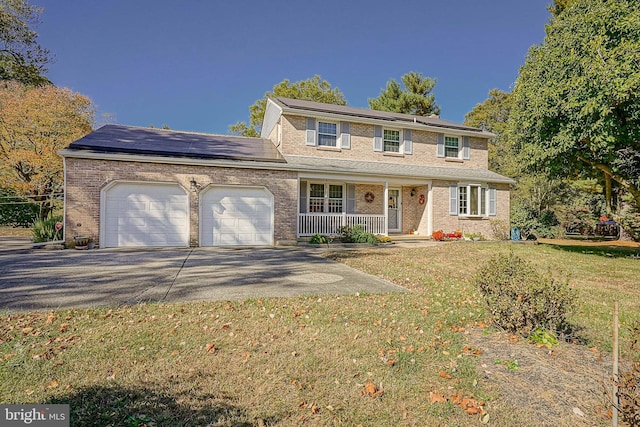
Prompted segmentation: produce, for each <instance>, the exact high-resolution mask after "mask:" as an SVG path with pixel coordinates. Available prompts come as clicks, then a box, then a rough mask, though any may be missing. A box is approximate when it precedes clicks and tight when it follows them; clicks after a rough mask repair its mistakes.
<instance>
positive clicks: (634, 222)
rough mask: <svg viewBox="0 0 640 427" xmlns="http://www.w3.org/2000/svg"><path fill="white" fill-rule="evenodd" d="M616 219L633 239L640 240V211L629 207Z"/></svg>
mask: <svg viewBox="0 0 640 427" xmlns="http://www.w3.org/2000/svg"><path fill="white" fill-rule="evenodd" d="M615 220H616V222H617V223H618V224H620V226H621V227H622V228H623V229H624V231H626V232H627V234H629V236H631V238H632V239H633V240H635V241H636V242H640V212H637V211H636V210H635V209H632V208H631V207H627V208H625V209H623V210H622V212H621V213H620V215H619V216H617V217H616V218H615Z"/></svg>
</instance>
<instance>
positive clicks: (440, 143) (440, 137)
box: [437, 133, 444, 157]
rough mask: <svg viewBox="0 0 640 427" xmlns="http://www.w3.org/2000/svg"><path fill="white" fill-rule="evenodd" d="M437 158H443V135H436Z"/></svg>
mask: <svg viewBox="0 0 640 427" xmlns="http://www.w3.org/2000/svg"><path fill="white" fill-rule="evenodd" d="M437 156H438V157H444V133H439V134H438V149H437Z"/></svg>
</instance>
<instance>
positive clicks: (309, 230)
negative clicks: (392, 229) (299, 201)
mask: <svg viewBox="0 0 640 427" xmlns="http://www.w3.org/2000/svg"><path fill="white" fill-rule="evenodd" d="M354 225H361V226H362V228H364V231H367V232H369V233H372V234H386V231H385V218H384V215H358V214H346V213H335V214H330V213H301V214H298V236H313V235H314V234H327V235H329V234H338V229H339V228H340V227H344V226H349V227H353V226H354Z"/></svg>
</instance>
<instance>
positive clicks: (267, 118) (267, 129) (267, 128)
mask: <svg viewBox="0 0 640 427" xmlns="http://www.w3.org/2000/svg"><path fill="white" fill-rule="evenodd" d="M272 108H276V111H275V114H272V111H271V109H272ZM280 116H282V107H280V105H278V104H277V103H276V102H274V101H273V100H272V99H271V98H267V106H266V107H265V110H264V117H263V118H262V123H261V129H260V137H261V138H269V135H271V131H272V130H273V127H274V126H275V125H276V123H278V121H279V119H280Z"/></svg>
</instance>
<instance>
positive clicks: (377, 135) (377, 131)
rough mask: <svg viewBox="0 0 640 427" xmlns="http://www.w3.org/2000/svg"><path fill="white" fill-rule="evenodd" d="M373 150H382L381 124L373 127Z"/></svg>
mask: <svg viewBox="0 0 640 427" xmlns="http://www.w3.org/2000/svg"><path fill="white" fill-rule="evenodd" d="M373 151H382V126H374V127H373Z"/></svg>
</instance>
